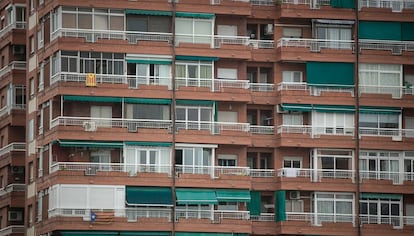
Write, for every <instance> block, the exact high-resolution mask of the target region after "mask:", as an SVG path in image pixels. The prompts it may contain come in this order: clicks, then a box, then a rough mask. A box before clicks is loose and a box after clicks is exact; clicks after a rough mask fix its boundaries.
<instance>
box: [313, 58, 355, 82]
mask: <svg viewBox="0 0 414 236" xmlns="http://www.w3.org/2000/svg"><path fill="white" fill-rule="evenodd" d="M306 77H307V83H308V84H309V85H314V86H341V87H353V85H354V64H353V63H341V62H307V63H306Z"/></svg>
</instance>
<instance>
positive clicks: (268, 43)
mask: <svg viewBox="0 0 414 236" xmlns="http://www.w3.org/2000/svg"><path fill="white" fill-rule="evenodd" d="M249 45H250V46H252V47H253V48H255V49H258V48H260V49H266V48H275V42H274V40H254V39H250V40H249Z"/></svg>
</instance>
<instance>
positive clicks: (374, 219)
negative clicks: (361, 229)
mask: <svg viewBox="0 0 414 236" xmlns="http://www.w3.org/2000/svg"><path fill="white" fill-rule="evenodd" d="M403 218H405V221H404V220H403ZM359 220H360V222H361V224H389V225H393V226H394V228H402V227H403V224H404V223H405V222H408V223H411V222H410V221H411V220H414V217H403V216H389V215H380V216H378V215H360V216H359Z"/></svg>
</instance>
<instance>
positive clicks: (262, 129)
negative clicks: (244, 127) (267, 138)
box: [250, 125, 275, 135]
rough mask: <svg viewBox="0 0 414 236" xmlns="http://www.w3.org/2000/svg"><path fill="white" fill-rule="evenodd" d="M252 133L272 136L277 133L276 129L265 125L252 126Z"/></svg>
mask: <svg viewBox="0 0 414 236" xmlns="http://www.w3.org/2000/svg"><path fill="white" fill-rule="evenodd" d="M250 133H252V134H267V135H272V134H274V133H275V127H274V126H263V125H250Z"/></svg>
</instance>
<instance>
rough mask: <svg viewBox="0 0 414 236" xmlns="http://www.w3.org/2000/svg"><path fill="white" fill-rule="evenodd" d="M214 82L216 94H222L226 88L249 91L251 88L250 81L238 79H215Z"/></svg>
mask: <svg viewBox="0 0 414 236" xmlns="http://www.w3.org/2000/svg"><path fill="white" fill-rule="evenodd" d="M213 81H214V90H213V91H214V92H221V91H223V89H225V88H234V89H248V88H249V87H250V84H249V81H248V80H237V79H215V80H213Z"/></svg>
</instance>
